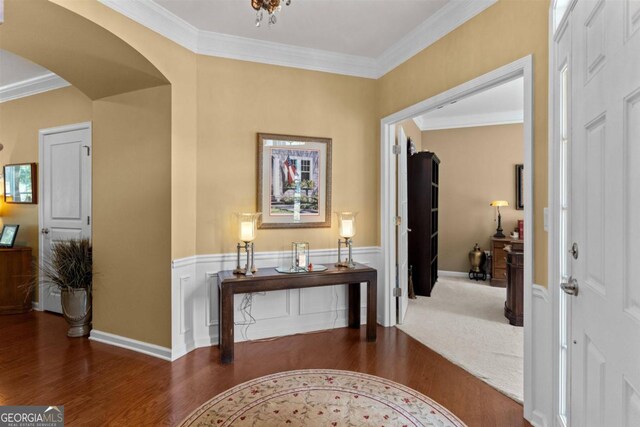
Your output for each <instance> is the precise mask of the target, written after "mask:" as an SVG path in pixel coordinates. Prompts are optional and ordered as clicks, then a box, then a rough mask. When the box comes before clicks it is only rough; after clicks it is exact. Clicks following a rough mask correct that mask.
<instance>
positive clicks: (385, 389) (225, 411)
mask: <svg viewBox="0 0 640 427" xmlns="http://www.w3.org/2000/svg"><path fill="white" fill-rule="evenodd" d="M195 426H221V427H222V426H437V427H464V423H463V422H462V421H460V420H459V419H458V418H457V417H456V416H455V415H453V414H452V413H451V412H449V411H448V410H447V409H446V408H443V407H442V406H440V405H438V404H437V403H436V402H434V401H433V400H431V399H429V398H428V397H426V396H424V395H423V394H420V393H418V392H417V391H415V390H412V389H410V388H408V387H405V386H403V385H401V384H398V383H395V382H393V381H389V380H385V379H383V378H380V377H375V376H373V375H366V374H361V373H358V372H350V371H335V370H325V369H309V370H302V371H289V372H282V373H279V374H274V375H267V376H266V377H261V378H257V379H255V380H252V381H249V382H246V383H244V384H240V385H238V386H236V387H233V388H232V389H230V390H227V391H225V392H224V393H221V394H219V395H218V396H216V397H214V398H213V399H211V400H210V401H208V402H207V403H205V404H204V405H202V406H201V407H200V408H198V409H197V410H196V411H194V412H193V413H192V414H191V415H190V416H189V417H187V419H186V420H184V421H183V422H182V424H181V427H195Z"/></svg>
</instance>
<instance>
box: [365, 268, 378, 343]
mask: <svg viewBox="0 0 640 427" xmlns="http://www.w3.org/2000/svg"><path fill="white" fill-rule="evenodd" d="M377 282H378V280H377V277H375V276H374V277H373V278H372V279H371V280H370V281H369V282H367V341H375V340H376V327H377V324H378V285H377Z"/></svg>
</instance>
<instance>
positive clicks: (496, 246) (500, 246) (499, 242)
mask: <svg viewBox="0 0 640 427" xmlns="http://www.w3.org/2000/svg"><path fill="white" fill-rule="evenodd" d="M512 243H520V244H522V243H524V241H523V240H514V239H511V238H509V237H506V238H497V237H492V238H491V286H498V287H501V288H506V287H507V253H506V252H505V250H504V247H505V246H506V245H510V244H512Z"/></svg>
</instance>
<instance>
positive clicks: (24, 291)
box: [0, 247, 33, 314]
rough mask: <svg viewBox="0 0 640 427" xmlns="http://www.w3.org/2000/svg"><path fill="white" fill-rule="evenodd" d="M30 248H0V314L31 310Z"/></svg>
mask: <svg viewBox="0 0 640 427" xmlns="http://www.w3.org/2000/svg"><path fill="white" fill-rule="evenodd" d="M31 264H32V260H31V248H26V247H14V248H0V314H15V313H26V312H27V311H29V310H31V299H32V296H31V291H30V289H28V288H27V287H25V286H24V285H25V284H27V283H29V281H30V280H33V279H32V277H31Z"/></svg>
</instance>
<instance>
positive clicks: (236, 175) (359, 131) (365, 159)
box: [196, 56, 378, 254]
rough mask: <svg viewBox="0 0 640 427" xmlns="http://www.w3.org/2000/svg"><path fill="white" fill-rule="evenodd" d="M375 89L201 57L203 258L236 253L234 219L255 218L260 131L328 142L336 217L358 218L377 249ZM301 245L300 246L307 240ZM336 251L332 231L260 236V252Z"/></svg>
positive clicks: (362, 233) (369, 83) (364, 238)
mask: <svg viewBox="0 0 640 427" xmlns="http://www.w3.org/2000/svg"><path fill="white" fill-rule="evenodd" d="M374 85H375V81H373V80H370V79H362V78H356V77H347V76H341V75H336V74H328V73H320V72H314V71H305V70H297V69H292V68H285V67H277V66H272V65H265V64H255V63H249V62H242V61H235V60H228V59H221V58H212V57H206V56H200V57H198V176H197V187H198V197H197V199H198V209H197V212H198V219H197V230H198V238H197V251H196V252H197V253H198V254H209V253H224V252H232V251H233V250H234V248H235V245H236V242H237V237H236V236H237V231H236V230H235V226H234V225H233V213H234V212H238V211H245V210H248V211H252V210H255V209H256V191H257V177H256V169H257V136H256V133H257V132H265V133H281V134H289V135H301V136H317V137H327V138H331V139H332V140H333V141H332V150H333V153H332V154H333V173H332V180H333V185H332V188H333V194H332V199H333V200H332V205H333V207H332V210H333V211H338V210H355V211H358V212H360V214H359V216H358V234H357V236H356V237H355V239H354V241H355V244H356V245H357V246H372V245H376V244H377V240H376V236H377V229H378V223H377V222H376V212H377V210H378V204H377V200H378V182H377V180H376V177H377V175H376V170H377V169H378V164H377V161H376V158H377V155H376V153H377V147H378V142H377V140H376V119H375V98H374ZM301 236H302V237H301ZM300 238H304V240H306V241H308V242H309V243H310V245H311V248H312V249H324V248H333V247H335V246H336V241H337V239H338V232H337V224H336V221H335V218H333V222H332V228H331V229H327V228H317V229H303V230H300V229H288V230H287V229H284V230H258V235H257V238H256V248H257V250H259V251H264V250H273V251H276V250H284V251H289V250H290V249H291V242H292V241H296V240H299V239H300Z"/></svg>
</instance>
